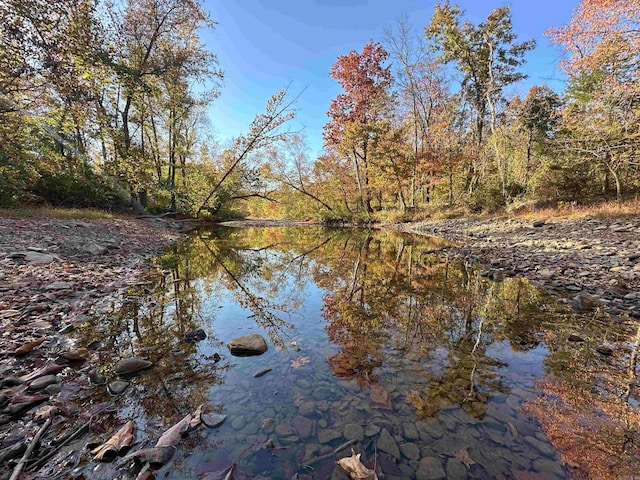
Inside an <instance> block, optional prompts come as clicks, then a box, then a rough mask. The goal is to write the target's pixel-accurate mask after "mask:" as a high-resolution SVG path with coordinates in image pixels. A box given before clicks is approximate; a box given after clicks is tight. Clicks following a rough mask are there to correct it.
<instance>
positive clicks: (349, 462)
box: [338, 449, 378, 480]
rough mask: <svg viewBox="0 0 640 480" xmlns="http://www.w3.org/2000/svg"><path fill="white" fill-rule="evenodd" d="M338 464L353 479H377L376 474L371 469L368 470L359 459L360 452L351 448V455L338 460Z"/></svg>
mask: <svg viewBox="0 0 640 480" xmlns="http://www.w3.org/2000/svg"><path fill="white" fill-rule="evenodd" d="M338 465H339V466H340V468H342V470H344V471H345V472H346V473H348V474H349V477H350V478H351V479H353V480H378V475H376V472H375V471H373V470H369V469H368V468H367V467H365V466H364V464H363V463H362V462H361V461H360V454H359V453H358V454H357V455H356V452H354V451H353V449H351V456H350V457H345V458H341V459H340V460H338Z"/></svg>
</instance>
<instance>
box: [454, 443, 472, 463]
mask: <svg viewBox="0 0 640 480" xmlns="http://www.w3.org/2000/svg"><path fill="white" fill-rule="evenodd" d="M453 455H454V456H455V457H456V458H457V459H458V460H460V461H461V462H462V463H464V464H465V465H466V466H467V468H469V467H471V465H473V464H474V463H476V462H474V461H473V460H472V458H471V457H470V456H469V452H467V449H466V448H465V447H462V448H461V449H460V450H458V451H457V452H456V453H454V454H453Z"/></svg>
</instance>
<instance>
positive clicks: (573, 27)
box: [548, 0, 640, 75]
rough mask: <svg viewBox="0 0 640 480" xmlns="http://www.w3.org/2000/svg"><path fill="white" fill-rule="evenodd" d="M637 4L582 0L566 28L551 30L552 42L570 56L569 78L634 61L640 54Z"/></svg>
mask: <svg viewBox="0 0 640 480" xmlns="http://www.w3.org/2000/svg"><path fill="white" fill-rule="evenodd" d="M638 22H640V2H639V1H638V0H582V2H581V3H580V5H578V7H577V8H576V10H575V13H574V16H573V18H572V19H571V21H570V22H569V24H568V25H566V26H564V27H562V28H557V29H551V30H549V31H548V35H549V36H550V37H551V39H552V41H553V42H555V43H557V44H559V45H562V46H563V47H564V48H565V49H566V50H567V51H568V52H569V53H570V54H571V56H570V57H569V59H568V60H565V61H564V62H563V66H564V68H565V69H566V70H567V72H568V73H570V74H574V75H576V74H583V73H588V72H592V71H594V70H600V69H602V68H603V67H604V66H605V65H609V66H613V65H616V64H618V63H619V62H620V61H622V62H624V61H629V60H631V59H633V58H634V57H637V52H638V51H639V50H640V32H639V31H638V29H637V25H638Z"/></svg>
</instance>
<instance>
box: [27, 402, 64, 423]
mask: <svg viewBox="0 0 640 480" xmlns="http://www.w3.org/2000/svg"><path fill="white" fill-rule="evenodd" d="M58 411H59V409H58V407H54V406H53V405H46V406H44V407H42V408H40V409H38V410H37V411H36V414H35V416H34V417H33V419H34V420H35V421H36V422H39V421H40V420H46V419H48V418H53V417H54V416H55V415H56V413H58Z"/></svg>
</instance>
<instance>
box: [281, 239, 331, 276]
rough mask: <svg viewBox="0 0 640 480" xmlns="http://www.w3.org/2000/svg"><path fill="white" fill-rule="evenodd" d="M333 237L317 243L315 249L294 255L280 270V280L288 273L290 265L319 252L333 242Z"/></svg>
mask: <svg viewBox="0 0 640 480" xmlns="http://www.w3.org/2000/svg"><path fill="white" fill-rule="evenodd" d="M333 238H334V237H333V236H329V237H327V239H326V240H325V241H324V242H321V243H319V244H318V245H316V246H315V247H313V248H311V249H309V250H307V251H306V252H303V253H301V254H300V255H296V256H295V257H293V258H292V259H291V260H290V261H289V263H287V265H286V266H285V267H284V269H283V270H282V273H281V274H280V279H283V278H284V276H285V274H286V273H287V272H288V271H289V268H290V267H291V265H293V263H294V262H295V261H296V260H298V259H303V258H305V257H306V256H308V255H311V254H312V253H313V252H315V251H316V250H319V249H320V248H322V247H323V246H324V245H326V244H327V243H329V242H330V241H331V240H333Z"/></svg>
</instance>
